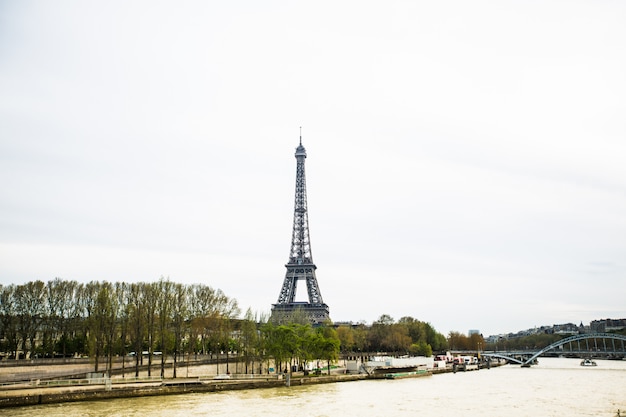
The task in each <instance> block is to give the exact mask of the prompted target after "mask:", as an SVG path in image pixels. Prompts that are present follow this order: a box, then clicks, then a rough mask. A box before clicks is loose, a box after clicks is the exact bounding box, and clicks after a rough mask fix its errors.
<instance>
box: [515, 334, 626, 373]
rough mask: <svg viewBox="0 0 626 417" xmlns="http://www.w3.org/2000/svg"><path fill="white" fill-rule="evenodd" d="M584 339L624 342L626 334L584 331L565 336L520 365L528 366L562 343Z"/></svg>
mask: <svg viewBox="0 0 626 417" xmlns="http://www.w3.org/2000/svg"><path fill="white" fill-rule="evenodd" d="M586 339H612V340H621V341H622V342H626V336H622V335H621V334H612V333H584V334H578V335H574V336H570V337H566V338H565V339H561V340H559V341H557V342H554V343H552V344H551V345H550V346H546V347H545V348H543V349H541V350H540V351H539V352H537V353H535V354H534V355H532V356H531V357H530V358H528V359H527V360H526V361H525V362H524V363H523V364H522V366H530V365H532V363H533V362H534V361H535V359H537V358H538V357H539V356H541V355H543V354H544V353H546V352H548V351H551V350H552V349H556V348H558V347H559V346H563V345H565V344H567V343H571V342H576V341H579V340H586ZM623 346H624V345H623V343H622V351H623V350H624V348H623Z"/></svg>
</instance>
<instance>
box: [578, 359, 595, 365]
mask: <svg viewBox="0 0 626 417" xmlns="http://www.w3.org/2000/svg"><path fill="white" fill-rule="evenodd" d="M580 366H598V364H597V363H596V361H592V360H591V359H589V358H587V359H585V360H583V361H582V362H580Z"/></svg>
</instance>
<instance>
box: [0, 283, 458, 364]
mask: <svg viewBox="0 0 626 417" xmlns="http://www.w3.org/2000/svg"><path fill="white" fill-rule="evenodd" d="M240 315H241V311H240V309H239V306H238V305H237V301H236V300H235V299H233V298H230V297H228V296H226V295H225V294H224V293H223V292H222V291H221V290H215V289H213V288H211V287H210V286H207V285H202V284H194V285H183V284H179V283H174V282H171V281H170V280H168V279H161V280H159V281H157V282H151V283H146V282H138V283H125V282H116V283H110V282H106V281H104V282H99V281H92V282H89V283H86V284H83V283H79V282H76V281H66V280H62V279H58V278H57V279H54V280H52V281H49V282H47V283H44V282H42V281H31V282H28V283H25V284H22V285H0V352H4V353H5V356H9V357H13V358H20V357H29V358H34V357H71V356H89V357H90V358H92V359H93V360H94V366H95V371H96V372H99V371H100V372H101V371H103V370H105V371H107V370H110V369H112V361H113V358H114V357H116V356H127V355H129V354H134V355H135V363H134V367H135V374H136V375H138V374H139V367H140V365H141V364H142V360H143V355H142V354H141V353H142V352H147V353H148V355H147V361H148V365H149V367H148V369H149V372H151V369H152V365H153V363H152V362H153V359H154V358H158V359H159V360H160V362H161V363H160V365H161V366H160V368H161V375H164V369H165V361H166V358H167V357H172V358H173V362H174V371H173V372H174V376H175V375H176V365H177V362H178V361H179V359H180V357H181V356H182V355H185V354H187V355H192V354H193V355H196V354H206V355H211V356H213V355H215V356H216V357H217V356H218V355H220V354H225V355H226V359H227V361H226V366H227V369H228V356H229V355H230V354H235V355H237V356H238V360H239V361H240V363H243V364H244V366H245V372H246V373H248V372H254V369H258V370H259V372H260V370H261V369H262V368H263V363H266V365H267V366H266V368H265V369H267V367H269V363H270V360H272V361H273V363H274V364H275V365H276V366H277V367H278V368H279V369H282V367H283V365H284V366H285V368H286V367H287V365H289V366H293V365H294V364H297V365H299V364H302V363H303V362H306V361H308V360H311V358H316V359H324V360H326V361H327V362H328V363H329V364H330V362H332V361H334V360H335V359H336V358H337V355H338V353H339V351H343V352H355V353H357V352H362V353H366V352H386V353H391V354H394V353H395V354H415V355H425V356H430V355H431V354H432V352H433V351H437V352H438V351H443V350H445V349H447V348H448V340H446V338H445V337H444V336H443V335H442V334H440V333H438V332H436V331H435V329H434V328H433V327H432V326H431V325H430V324H429V323H426V322H422V321H419V320H416V319H414V318H412V317H403V318H401V319H400V320H399V321H398V322H395V321H394V320H393V319H392V318H391V317H389V316H388V315H383V316H381V317H380V318H379V319H378V320H377V321H375V322H374V323H373V324H372V325H371V326H368V325H366V324H365V323H362V324H358V325H339V326H332V325H331V324H330V323H327V324H325V325H322V326H319V327H316V328H312V327H311V326H310V325H308V324H306V320H305V319H304V317H302V318H301V319H300V320H298V319H297V316H296V319H295V320H293V322H292V323H271V322H268V317H256V316H254V315H253V314H252V312H251V311H250V310H248V311H247V312H246V314H245V315H244V317H243V318H240ZM154 352H159V353H160V355H158V356H155V355H154ZM103 359H104V363H102V362H101V361H102V360H103ZM289 369H291V368H289Z"/></svg>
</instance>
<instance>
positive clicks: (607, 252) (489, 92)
mask: <svg viewBox="0 0 626 417" xmlns="http://www.w3.org/2000/svg"><path fill="white" fill-rule="evenodd" d="M624 22H626V3H624V2H623V1H617V0H616V1H609V0H607V1H602V0H590V1H574V0H567V1H545V0H541V1H528V0H524V1H501V0H498V1H464V0H460V1H406V2H404V1H385V2H382V1H380V2H372V1H363V0H361V1H315V2H311V1H308V2H304V1H300V2H297V1H282V2H275V1H219V2H218V1H197V2H194V1H168V2H157V1H107V2H104V1H98V2H96V1H78V0H76V1H54V2H50V1H8V0H0V284H11V283H15V284H20V283H24V282H27V281H31V280H37V279H39V280H43V281H48V280H51V279H54V278H55V277H60V278H63V279H66V280H77V281H81V282H88V281H90V280H100V281H102V280H107V281H113V282H115V281H128V282H131V281H154V280H158V279H159V278H160V277H162V276H163V277H169V278H170V279H171V280H172V281H176V282H182V283H188V284H191V283H204V284H208V285H210V286H212V287H214V288H219V289H221V290H223V291H224V292H225V293H226V294H227V295H228V296H231V297H233V298H236V299H237V300H238V302H239V304H240V306H241V307H242V310H244V311H245V310H246V309H247V308H248V307H250V308H252V310H253V311H255V312H259V313H261V312H269V311H270V307H271V304H272V303H275V302H276V301H277V298H278V295H279V292H280V288H281V285H282V281H283V278H284V273H285V266H284V265H285V263H286V262H287V261H288V256H289V248H290V244H291V231H292V221H293V204H294V189H295V175H296V160H295V158H294V152H295V148H296V147H297V145H298V136H299V127H300V126H302V143H303V145H304V146H305V147H306V150H307V153H308V158H307V160H306V176H307V177H306V180H307V189H308V204H309V226H310V232H311V246H312V254H313V260H314V262H315V263H316V265H317V267H318V269H317V278H318V282H319V285H320V290H321V293H322V296H323V299H324V301H325V302H326V303H327V304H328V305H329V307H330V313H331V318H332V319H334V320H335V321H355V322H356V321H365V322H368V323H371V322H372V321H373V320H376V319H377V318H378V317H379V316H380V315H382V314H389V315H391V316H392V317H393V318H394V319H396V320H397V319H399V318H401V317H402V316H412V317H415V318H417V319H419V320H423V321H428V322H430V323H431V324H432V325H433V326H434V327H435V328H436V329H437V330H438V331H440V332H442V333H444V334H447V333H448V332H449V331H460V332H463V333H466V332H467V331H468V330H469V329H478V330H480V331H481V332H482V333H483V334H484V335H485V336H486V335H489V334H497V333H503V332H509V331H517V330H522V329H526V328H531V327H534V326H541V325H546V324H556V323H567V322H574V323H577V324H578V323H579V322H581V321H582V322H583V323H585V324H587V323H588V322H589V321H591V320H594V319H600V318H608V317H610V318H620V317H626V299H625V298H624V294H626V118H625V115H626V99H625V98H626V75H625V74H626V24H624ZM302 287H304V286H302ZM304 297H305V294H301V293H299V298H300V299H302V298H304Z"/></svg>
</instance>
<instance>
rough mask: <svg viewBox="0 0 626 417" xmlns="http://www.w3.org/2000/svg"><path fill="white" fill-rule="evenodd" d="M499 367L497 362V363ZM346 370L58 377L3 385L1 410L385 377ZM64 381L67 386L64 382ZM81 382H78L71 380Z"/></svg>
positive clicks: (430, 372) (441, 370) (444, 370)
mask: <svg viewBox="0 0 626 417" xmlns="http://www.w3.org/2000/svg"><path fill="white" fill-rule="evenodd" d="M496 366H500V365H496ZM339 372H345V369H344V370H343V371H342V369H338V370H335V373H334V374H331V375H307V376H304V375H292V376H290V377H289V378H283V377H281V376H280V375H275V374H274V375H258V374H257V375H248V376H244V375H241V376H240V377H237V376H233V377H232V379H231V378H230V377H228V379H221V378H219V377H215V376H214V377H213V378H206V377H200V376H191V377H179V378H163V379H161V378H155V379H149V378H139V379H135V378H129V379H124V378H119V377H118V378H113V379H109V378H101V379H99V380H98V379H96V380H86V379H85V380H80V381H76V380H60V381H59V382H60V383H61V384H60V385H56V386H44V385H40V383H39V381H37V383H36V385H34V386H33V385H32V382H31V383H28V382H24V383H23V384H16V385H13V386H4V387H2V390H0V409H4V408H15V407H25V406H26V407H27V406H34V405H41V404H59V403H67V402H78V401H96V400H108V399H115V398H133V397H149V396H164V395H178V394H191V393H203V392H206V393H210V392H220V391H229V390H247V389H263V388H276V387H283V386H298V385H314V384H329V383H337V382H351V381H362V380H368V379H385V377H384V376H383V374H381V375H375V374H372V375H368V374H365V373H363V374H346V373H339ZM452 372H453V369H452V368H439V369H438V368H434V369H429V370H428V371H427V372H425V373H423V374H421V375H414V376H411V377H423V376H431V375H436V374H441V373H452ZM65 382H66V383H67V385H65V384H63V383H65ZM77 382H80V384H77V385H70V384H72V383H75V384H76V383H77Z"/></svg>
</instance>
